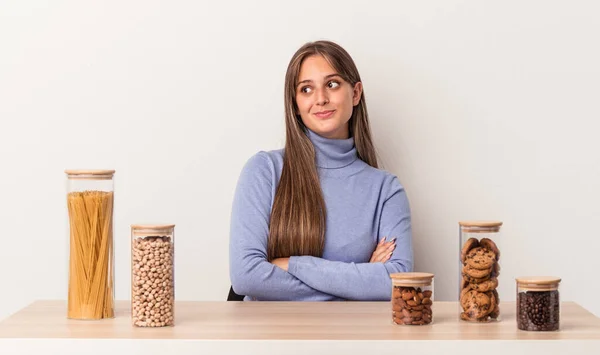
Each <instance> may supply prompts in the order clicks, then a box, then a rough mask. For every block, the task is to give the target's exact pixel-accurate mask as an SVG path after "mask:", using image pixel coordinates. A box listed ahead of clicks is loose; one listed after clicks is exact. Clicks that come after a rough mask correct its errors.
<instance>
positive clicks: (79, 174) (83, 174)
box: [65, 170, 115, 180]
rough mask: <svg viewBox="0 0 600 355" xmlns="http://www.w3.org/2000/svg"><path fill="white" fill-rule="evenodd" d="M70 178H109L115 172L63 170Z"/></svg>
mask: <svg viewBox="0 0 600 355" xmlns="http://www.w3.org/2000/svg"><path fill="white" fill-rule="evenodd" d="M65 174H67V177H68V178H69V179H70V180H73V179H79V180H110V179H112V178H113V175H114V174H115V171H114V170H65Z"/></svg>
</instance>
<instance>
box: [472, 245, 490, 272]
mask: <svg viewBox="0 0 600 355" xmlns="http://www.w3.org/2000/svg"><path fill="white" fill-rule="evenodd" d="M494 262H496V254H495V253H494V252H493V251H491V250H489V249H487V248H483V247H477V248H474V249H471V251H469V252H468V253H467V258H466V260H465V263H466V264H467V265H469V266H470V267H472V268H474V269H481V270H485V269H489V268H491V267H492V266H493V265H494Z"/></svg>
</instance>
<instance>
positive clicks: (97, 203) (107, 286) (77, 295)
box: [65, 170, 115, 320]
mask: <svg viewBox="0 0 600 355" xmlns="http://www.w3.org/2000/svg"><path fill="white" fill-rule="evenodd" d="M65 173H66V175H67V212H68V217H69V218H68V222H69V228H68V230H69V244H68V247H69V252H68V254H69V262H68V275H69V277H68V296H67V318H69V319H85V320H99V319H104V318H114V315H115V314H114V307H115V302H114V301H115V285H114V283H115V278H114V248H113V207H114V205H113V201H114V180H113V177H114V173H115V171H114V170H66V171H65Z"/></svg>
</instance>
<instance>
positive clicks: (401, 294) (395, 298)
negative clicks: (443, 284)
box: [390, 272, 433, 325]
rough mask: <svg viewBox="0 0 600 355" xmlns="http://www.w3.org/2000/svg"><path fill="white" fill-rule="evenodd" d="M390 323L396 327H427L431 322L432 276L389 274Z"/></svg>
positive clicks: (423, 274)
mask: <svg viewBox="0 0 600 355" xmlns="http://www.w3.org/2000/svg"><path fill="white" fill-rule="evenodd" d="M390 277H391V278H392V321H393V322H394V323H395V324H398V325H427V324H431V323H432V322H433V312H432V305H433V274H429V273H423V272H402V273H395V274H391V275H390Z"/></svg>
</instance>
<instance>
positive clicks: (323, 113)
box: [314, 110, 335, 119]
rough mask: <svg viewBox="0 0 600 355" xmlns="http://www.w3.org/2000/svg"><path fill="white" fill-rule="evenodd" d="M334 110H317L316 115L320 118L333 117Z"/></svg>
mask: <svg viewBox="0 0 600 355" xmlns="http://www.w3.org/2000/svg"><path fill="white" fill-rule="evenodd" d="M334 112H335V110H326V111H320V112H316V113H315V114H314V115H315V116H317V117H318V118H321V119H324V118H329V117H331V116H332V115H333V113H334Z"/></svg>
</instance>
